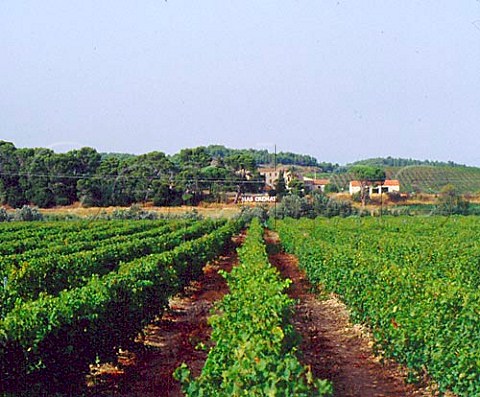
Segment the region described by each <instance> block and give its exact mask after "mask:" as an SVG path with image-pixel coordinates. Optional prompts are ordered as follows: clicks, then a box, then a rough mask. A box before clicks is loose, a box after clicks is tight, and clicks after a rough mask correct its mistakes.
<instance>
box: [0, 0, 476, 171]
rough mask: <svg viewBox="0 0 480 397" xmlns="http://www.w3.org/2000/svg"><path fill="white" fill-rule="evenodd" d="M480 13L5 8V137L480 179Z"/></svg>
mask: <svg viewBox="0 0 480 397" xmlns="http://www.w3.org/2000/svg"><path fill="white" fill-rule="evenodd" d="M479 138H480V1H478V0H457V1H453V0H448V1H446V0H431V1H430V0H417V1H413V0H396V1H388V0H378V1H374V0H356V1H353V0H352V1H344V0H338V1H337V0H331V1H330V0H296V1H294V0H282V1H280V0H277V1H273V0H256V1H251V0H241V1H237V0H217V1H213V0H202V1H198V0H196V1H186V0H168V1H165V0H156V1H150V0H148V1H147V0H140V1H124V0H115V1H114V0H96V1H91V0H81V1H73V0H72V1H65V0H42V1H40V0H35V1H24V0H1V1H0V139H3V140H8V141H12V142H14V143H15V145H16V146H17V147H35V146H49V147H52V148H54V149H55V150H57V151H64V150H67V149H71V148H73V147H81V146H92V147H95V148H96V149H97V150H99V151H109V152H111V151H116V152H129V153H145V152H149V151H153V150H160V151H164V152H166V153H170V154H171V153H175V152H177V151H178V150H179V149H181V148H184V147H193V146H199V145H208V144H223V145H226V146H228V147H235V148H249V147H251V148H258V149H269V150H271V151H273V147H274V144H276V145H277V148H278V150H281V151H295V152H301V153H305V154H310V155H313V156H315V157H317V158H318V159H319V160H320V161H332V162H338V163H342V164H344V163H348V162H352V161H355V160H358V159H362V158H367V157H377V156H388V155H391V156H394V157H412V158H419V159H426V158H428V159H434V160H453V161H457V162H460V163H466V164H470V165H479V166H480V144H479V143H480V139H479Z"/></svg>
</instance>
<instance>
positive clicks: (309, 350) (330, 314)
mask: <svg viewBox="0 0 480 397" xmlns="http://www.w3.org/2000/svg"><path fill="white" fill-rule="evenodd" d="M265 237H266V241H267V244H268V245H269V252H270V255H269V259H270V263H272V265H274V266H276V267H277V268H278V269H279V271H280V272H281V274H282V276H283V277H285V278H289V279H291V280H292V284H291V286H290V287H289V290H288V291H287V292H288V294H289V295H290V296H291V297H292V298H294V299H296V300H298V303H297V305H296V306H295V314H294V316H293V324H294V326H295V328H296V329H297V331H298V332H299V333H300V335H301V337H302V344H301V346H300V350H301V352H302V357H301V361H302V362H303V363H304V364H306V365H309V366H310V367H311V369H312V372H313V375H314V376H315V377H317V378H320V379H329V380H330V381H332V383H333V387H334V396H335V397H387V396H388V397H413V396H415V397H418V396H422V397H425V396H430V397H431V396H435V395H437V393H436V391H435V390H434V386H428V385H422V386H419V385H412V384H408V385H407V384H406V382H405V371H404V370H403V369H402V368H401V367H400V366H398V365H396V364H394V363H393V362H391V361H385V362H382V361H381V360H380V358H379V357H376V356H375V355H374V354H373V349H372V346H373V343H372V341H371V338H370V337H369V336H368V334H367V333H366V332H365V331H364V330H362V329H361V328H360V327H358V326H354V325H352V324H351V323H350V321H349V315H348V311H347V309H346V307H345V305H344V304H343V303H342V302H340V300H339V299H338V298H337V297H335V296H334V295H328V296H325V298H323V299H321V298H319V294H318V293H317V294H314V293H313V292H312V291H313V289H312V286H311V284H310V283H309V281H308V280H307V278H306V275H305V273H304V272H303V271H301V270H300V269H299V267H298V260H297V258H296V257H295V256H293V255H289V254H286V253H284V252H282V251H281V249H280V244H279V238H278V235H277V233H275V232H272V231H270V230H267V231H266V235H265Z"/></svg>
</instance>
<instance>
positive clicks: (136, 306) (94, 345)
mask: <svg viewBox="0 0 480 397" xmlns="http://www.w3.org/2000/svg"><path fill="white" fill-rule="evenodd" d="M217 226H218V225H217ZM237 229H238V225H237V224H236V223H233V222H230V223H227V224H224V225H223V226H219V227H217V228H216V229H215V230H213V231H211V232H210V233H209V234H205V235H203V236H202V237H200V238H197V239H194V240H189V241H186V242H182V243H178V244H177V246H176V247H175V248H174V249H172V250H170V251H166V252H163V253H160V254H153V255H147V256H144V257H142V258H138V259H134V260H133V261H130V262H125V263H122V264H121V265H120V266H119V268H118V269H117V270H116V271H112V272H109V273H108V274H106V275H104V276H92V277H91V278H90V280H89V281H88V282H87V283H86V284H85V285H83V286H81V287H77V288H71V289H69V290H64V291H62V292H60V293H59V294H58V296H51V295H40V296H39V298H38V299H37V300H34V301H28V302H21V303H19V304H18V305H16V306H15V307H14V308H13V309H12V310H11V311H10V312H8V313H7V315H6V316H5V318H3V319H2V320H0V378H1V379H2V385H6V384H8V383H10V386H11V385H12V384H18V383H19V379H22V378H24V377H25V376H29V375H31V374H39V376H41V377H43V378H44V379H50V378H51V381H52V382H53V381H54V380H58V379H61V380H62V381H64V376H67V375H68V374H72V373H75V372H77V371H79V370H80V371H84V370H86V368H87V367H88V364H89V363H91V362H93V361H94V360H95V359H96V358H100V359H109V358H111V357H112V356H113V355H114V354H115V352H116V350H117V349H118V348H119V347H122V346H125V344H127V343H129V342H131V341H132V340H133V338H134V337H135V336H136V333H137V332H139V331H140V330H141V328H142V325H143V324H145V322H146V321H149V320H151V319H152V318H154V317H155V316H156V315H158V314H159V313H160V312H161V311H162V310H163V309H164V308H165V307H166V305H167V304H168V299H169V298H170V297H171V296H172V294H175V293H177V292H178V291H179V290H181V289H182V288H183V287H184V286H185V285H186V283H188V282H189V281H190V280H191V279H192V278H193V277H197V276H198V275H199V274H201V272H202V267H203V265H204V264H205V263H206V262H207V261H209V260H211V259H213V258H214V257H215V256H216V255H218V254H219V253H221V252H222V251H223V250H224V248H225V246H226V244H228V243H229V241H230V238H231V236H232V234H233V233H235V232H236V231H237ZM202 234H203V233H202Z"/></svg>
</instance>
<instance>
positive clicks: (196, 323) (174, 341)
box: [87, 230, 453, 397]
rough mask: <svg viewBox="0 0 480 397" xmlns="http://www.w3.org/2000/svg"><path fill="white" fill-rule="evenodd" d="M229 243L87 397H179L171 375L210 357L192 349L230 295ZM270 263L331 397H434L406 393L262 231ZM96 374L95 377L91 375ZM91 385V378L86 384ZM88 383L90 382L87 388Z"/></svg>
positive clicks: (422, 389) (195, 369) (401, 381)
mask: <svg viewBox="0 0 480 397" xmlns="http://www.w3.org/2000/svg"><path fill="white" fill-rule="evenodd" d="M243 240H244V236H243V235H241V236H239V237H237V238H235V239H234V243H233V245H232V247H231V249H230V250H229V251H228V252H227V253H226V254H225V255H224V256H222V257H221V258H220V259H219V260H218V261H216V262H215V263H213V264H210V265H208V266H206V267H205V268H204V274H203V276H202V277H201V278H200V279H199V280H198V281H196V282H194V283H192V284H191V285H190V286H189V287H188V288H187V289H186V291H185V293H184V294H182V295H179V296H177V297H175V298H174V299H172V301H171V302H170V309H169V310H168V311H167V312H166V313H165V314H164V315H163V316H162V317H161V318H160V319H159V320H157V321H155V322H152V323H151V324H150V325H148V327H146V329H145V336H144V339H143V340H141V341H139V343H138V346H139V347H138V348H137V349H135V351H133V352H125V353H123V354H121V355H120V356H119V360H118V361H119V362H118V363H117V364H116V365H115V366H113V365H112V366H109V365H103V366H101V369H100V371H99V373H98V374H97V376H94V377H93V378H94V379H95V383H97V385H96V386H90V387H89V391H88V393H87V395H88V396H101V397H105V396H116V397H139V396H142V397H154V396H155V397H167V396H168V397H180V396H182V395H183V394H182V393H181V390H180V385H179V383H178V382H177V381H175V380H174V379H173V376H172V373H173V371H174V370H175V368H177V367H178V366H179V365H180V364H181V363H182V362H185V363H187V365H188V366H189V368H190V369H191V371H192V375H193V376H198V375H199V374H200V372H201V369H202V367H203V364H204V362H205V359H206V356H207V353H206V352H205V351H204V350H198V349H196V346H197V345H198V344H200V343H203V344H205V345H207V346H209V344H210V341H209V339H210V333H211V329H210V327H209V326H208V323H207V318H208V315H209V313H210V309H211V308H212V307H213V304H214V302H215V301H217V300H219V299H221V298H222V297H223V296H224V295H225V294H226V293H228V287H227V285H226V282H225V280H224V279H223V277H221V276H220V275H219V274H218V270H219V269H224V270H226V271H230V270H231V268H232V267H233V266H235V264H236V263H237V261H238V258H237V255H236V248H237V247H238V246H239V245H240V244H241V243H242V242H243ZM266 241H267V244H268V245H269V248H270V249H269V251H270V255H269V258H270V262H271V263H272V265H274V266H276V267H277V268H278V269H279V270H280V272H281V274H282V276H283V277H288V278H289V279H291V280H292V285H291V286H290V288H289V290H288V291H287V292H288V293H289V295H290V296H291V297H293V298H295V299H296V300H297V301H298V303H297V305H296V307H295V314H294V316H293V319H292V321H293V324H294V326H295V328H296V329H297V331H298V332H299V333H300V335H301V337H302V344H301V346H300V350H301V352H302V356H301V361H302V362H303V363H304V364H305V365H308V366H310V367H311V369H312V372H313V374H314V376H315V377H317V378H320V379H329V380H330V381H332V383H333V386H334V390H335V392H334V397H427V396H428V397H432V396H437V395H438V393H437V392H436V391H435V389H434V387H431V386H425V385H422V386H418V385H411V384H409V385H407V384H406V383H405V371H404V370H403V369H402V368H401V367H400V366H398V365H396V364H394V363H392V362H390V361H381V360H380V359H379V358H378V357H376V356H375V355H374V354H373V349H372V346H373V344H372V342H371V338H370V337H369V335H368V333H366V332H365V331H364V330H363V329H361V328H360V327H358V326H354V325H352V324H351V323H350V322H349V315H348V311H347V309H346V308H345V306H344V305H343V304H342V303H341V302H340V300H339V299H337V298H336V297H335V296H333V295H328V296H325V297H323V298H319V294H318V293H317V294H315V293H314V292H312V291H313V289H312V286H311V285H310V283H309V282H308V280H307V278H306V276H305V274H304V273H303V272H302V271H301V270H300V269H299V268H298V261H297V259H296V258H295V257H294V256H293V255H289V254H286V253H284V252H282V251H281V250H280V248H279V247H280V245H279V239H278V235H277V234H276V233H275V232H272V231H269V230H267V231H266ZM93 373H95V370H94V371H93ZM91 379H92V378H91ZM90 382H91V380H90ZM448 396H450V397H453V396H452V395H448Z"/></svg>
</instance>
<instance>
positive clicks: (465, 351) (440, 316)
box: [278, 217, 480, 396]
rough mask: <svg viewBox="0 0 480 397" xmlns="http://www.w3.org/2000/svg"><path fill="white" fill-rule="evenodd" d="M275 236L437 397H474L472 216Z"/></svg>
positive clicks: (289, 223) (308, 223)
mask: <svg viewBox="0 0 480 397" xmlns="http://www.w3.org/2000/svg"><path fill="white" fill-rule="evenodd" d="M278 230H279V233H280V236H281V239H282V242H283V244H284V247H285V248H286V249H287V250H288V251H289V252H292V253H294V254H296V255H297V256H298V257H299V260H300V264H301V266H303V267H304V268H305V270H306V272H307V274H308V276H309V278H310V280H311V281H312V282H313V283H314V284H321V285H324V286H325V287H326V288H327V290H329V291H333V292H336V293H337V294H339V295H340V296H341V297H342V299H343V300H344V301H345V302H346V303H347V305H348V306H349V307H350V308H351V310H352V315H353V317H354V319H355V320H356V321H359V322H363V323H366V324H368V326H369V327H370V328H371V330H372V332H373V335H374V337H375V339H376V341H377V342H378V344H379V346H380V347H381V348H382V349H383V350H384V352H385V353H386V354H387V355H389V356H390V357H393V358H395V359H396V360H398V361H399V362H402V363H405V364H406V365H407V366H408V367H409V368H410V369H411V370H412V374H415V373H419V372H423V371H425V370H426V371H427V372H428V373H429V374H430V375H431V376H432V377H433V378H434V379H435V380H436V381H437V382H438V384H439V386H440V388H441V389H442V390H447V389H449V390H451V391H453V392H455V393H457V394H458V395H459V396H478V395H480V361H479V357H480V339H479V337H478V336H479V335H480V322H479V321H478V320H479V318H480V292H479V289H478V287H479V286H480V268H479V266H478V265H479V262H480V244H479V242H478V233H479V232H480V222H479V220H478V219H477V218H467V217H465V218H441V217H433V218H398V219H394V218H391V219H388V218H387V219H384V220H383V221H379V220H377V219H362V220H358V219H334V220H322V219H316V220H301V221H293V220H286V221H284V222H279V223H278Z"/></svg>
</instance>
